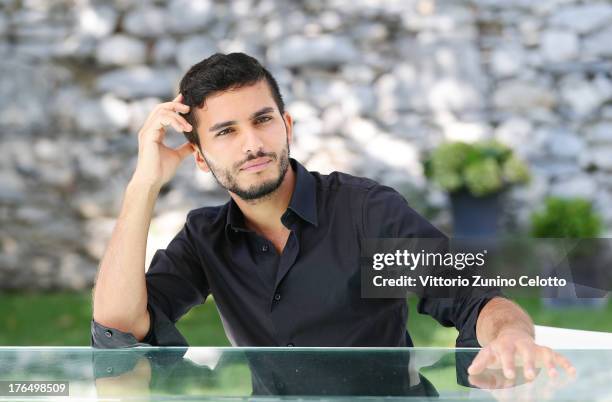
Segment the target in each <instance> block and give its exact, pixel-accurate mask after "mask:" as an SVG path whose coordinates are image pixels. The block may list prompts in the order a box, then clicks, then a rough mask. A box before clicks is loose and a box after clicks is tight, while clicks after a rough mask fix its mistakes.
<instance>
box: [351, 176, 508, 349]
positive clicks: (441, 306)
mask: <svg viewBox="0 0 612 402" xmlns="http://www.w3.org/2000/svg"><path fill="white" fill-rule="evenodd" d="M363 208H364V210H363V217H364V229H363V230H364V232H365V233H366V236H368V237H372V238H442V239H445V240H446V242H445V243H446V244H448V237H447V236H446V235H445V234H444V233H442V232H441V231H440V230H438V229H437V228H436V227H435V226H433V225H432V224H431V223H430V222H429V221H427V220H426V219H425V218H424V217H422V216H421V215H420V214H419V213H417V212H416V211H415V210H413V209H412V208H411V207H410V206H409V205H408V203H407V202H406V200H405V199H404V197H402V195H401V194H399V193H398V192H397V191H395V190H394V189H392V188H391V187H387V186H382V185H378V186H374V187H372V188H371V189H370V190H369V192H368V194H367V196H366V197H365V201H364V206H363ZM494 297H504V295H503V294H502V292H501V290H500V289H499V288H493V287H492V288H487V289H475V288H467V289H464V290H462V291H460V294H455V296H454V297H448V298H439V297H431V296H428V295H427V292H426V291H425V292H424V293H423V294H421V295H420V300H419V304H418V306H417V311H418V312H419V313H421V314H428V315H430V316H432V317H433V318H434V319H435V320H436V321H438V322H439V323H440V324H442V325H443V326H446V327H451V326H454V327H455V328H457V330H458V331H459V335H458V336H457V339H456V346H457V347H480V344H479V343H478V339H477V337H476V322H477V320H478V315H479V314H480V311H481V310H482V308H483V307H484V305H485V304H486V303H487V302H488V301H489V300H491V299H492V298H494Z"/></svg>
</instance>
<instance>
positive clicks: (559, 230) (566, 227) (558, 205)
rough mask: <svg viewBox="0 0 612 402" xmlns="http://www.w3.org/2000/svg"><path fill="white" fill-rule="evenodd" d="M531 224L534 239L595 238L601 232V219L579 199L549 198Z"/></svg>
mask: <svg viewBox="0 0 612 402" xmlns="http://www.w3.org/2000/svg"><path fill="white" fill-rule="evenodd" d="M531 222H532V224H531V225H532V228H531V233H532V235H533V236H534V237H558V238H595V237H597V236H599V235H600V234H601V232H602V220H601V217H600V216H599V215H598V214H597V213H596V212H595V211H594V210H593V205H592V204H591V203H590V202H589V201H587V200H584V199H581V198H557V197H550V198H548V199H547V200H546V207H545V208H544V210H543V211H540V212H536V213H534V214H533V215H532V217H531Z"/></svg>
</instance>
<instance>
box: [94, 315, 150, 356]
mask: <svg viewBox="0 0 612 402" xmlns="http://www.w3.org/2000/svg"><path fill="white" fill-rule="evenodd" d="M91 346H93V347H94V348H100V349H116V348H131V347H137V346H151V345H150V344H148V343H145V342H144V340H143V342H138V339H136V337H135V336H134V335H133V334H132V333H129V332H123V331H120V330H118V329H116V328H112V327H107V326H105V325H102V324H100V323H98V322H96V321H95V320H93V319H92V320H91Z"/></svg>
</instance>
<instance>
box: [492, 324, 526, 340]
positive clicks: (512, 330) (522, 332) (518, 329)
mask: <svg viewBox="0 0 612 402" xmlns="http://www.w3.org/2000/svg"><path fill="white" fill-rule="evenodd" d="M503 335H512V336H528V337H529V338H531V339H535V334H534V331H533V327H532V326H527V325H520V324H511V325H505V326H503V327H501V328H500V329H499V330H498V331H497V336H496V338H499V337H500V336H503Z"/></svg>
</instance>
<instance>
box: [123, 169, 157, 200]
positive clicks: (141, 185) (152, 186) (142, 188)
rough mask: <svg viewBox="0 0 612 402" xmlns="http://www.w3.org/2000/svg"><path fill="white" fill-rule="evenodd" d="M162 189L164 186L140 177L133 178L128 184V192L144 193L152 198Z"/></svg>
mask: <svg viewBox="0 0 612 402" xmlns="http://www.w3.org/2000/svg"><path fill="white" fill-rule="evenodd" d="M161 188H162V184H161V183H159V182H157V181H155V180H151V179H147V178H144V177H141V176H138V175H136V174H135V175H134V176H132V178H131V179H130V181H129V182H128V185H127V189H128V191H134V192H137V193H144V194H148V195H151V196H155V197H156V196H157V195H158V194H159V191H160V190H161Z"/></svg>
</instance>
